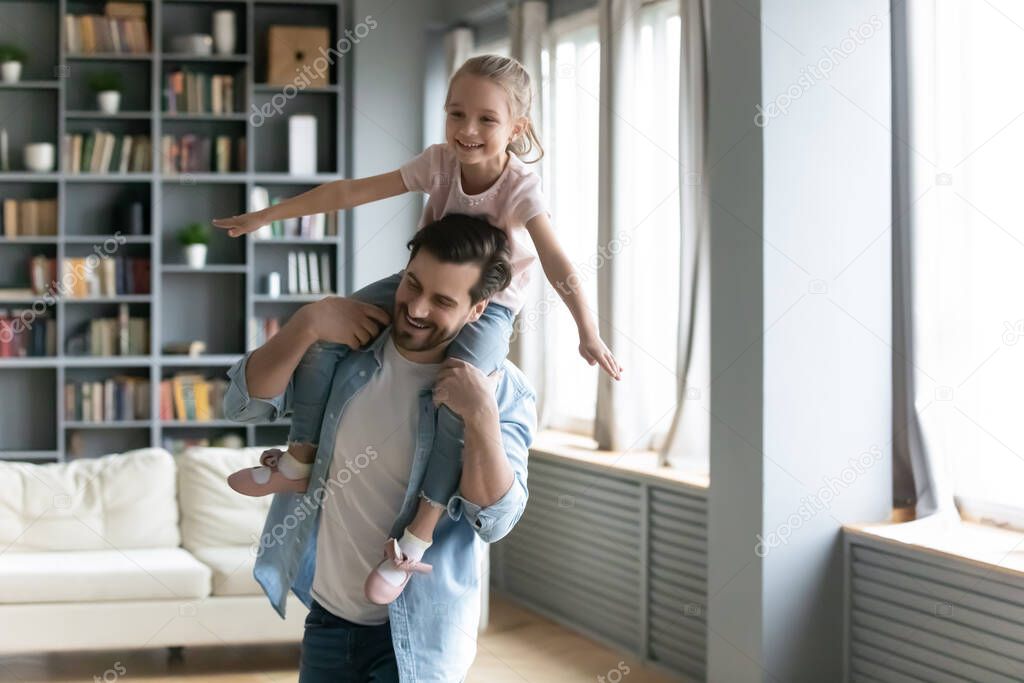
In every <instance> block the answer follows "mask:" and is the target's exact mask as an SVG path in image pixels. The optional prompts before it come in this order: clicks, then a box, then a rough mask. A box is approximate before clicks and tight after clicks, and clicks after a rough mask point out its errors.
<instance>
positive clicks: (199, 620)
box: [0, 448, 306, 653]
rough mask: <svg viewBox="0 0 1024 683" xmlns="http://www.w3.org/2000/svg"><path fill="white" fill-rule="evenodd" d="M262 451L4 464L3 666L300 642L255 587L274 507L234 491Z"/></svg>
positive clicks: (293, 616) (293, 617)
mask: <svg viewBox="0 0 1024 683" xmlns="http://www.w3.org/2000/svg"><path fill="white" fill-rule="evenodd" d="M261 450H262V449H259V448H245V449H223V448H194V449H191V450H189V451H187V452H185V453H184V454H182V455H180V456H177V457H174V456H172V455H171V454H170V453H168V452H167V451H164V450H162V449H159V448H147V449H141V450H137V451H131V452H128V453H123V454H119V455H109V456H104V457H102V458H95V459H85V460H77V461H72V462H69V463H61V464H47V465H33V464H27V463H0V653H14V652H37V651H50V650H90V649H113V648H122V647H132V648H143V647H177V646H189V645H215V644H235V643H266V642H295V643H298V642H299V641H301V638H302V628H303V621H304V619H305V616H306V608H305V606H303V605H302V603H301V602H299V600H298V599H297V598H296V597H295V596H294V595H292V596H290V598H289V604H288V610H287V611H288V618H287V619H286V620H282V619H280V618H279V617H278V616H277V614H276V613H275V612H274V610H273V609H272V608H271V606H270V603H269V602H268V601H267V599H266V597H265V596H264V594H263V591H262V590H261V589H260V587H259V585H258V584H257V583H256V581H255V580H254V579H253V577H252V568H253V562H254V561H255V553H254V552H253V543H254V541H255V539H256V538H258V537H259V534H260V531H261V529H262V526H263V521H264V518H265V517H266V513H267V508H268V507H269V505H270V498H269V497H266V498H248V497H245V496H241V495H239V494H237V493H235V492H234V491H232V490H231V489H230V488H228V486H227V484H226V482H225V478H226V477H227V475H228V474H229V473H230V472H232V471H234V470H236V469H238V468H241V467H245V466H248V465H253V464H256V463H257V460H258V458H259V453H260V452H261Z"/></svg>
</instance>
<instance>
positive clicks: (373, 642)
mask: <svg viewBox="0 0 1024 683" xmlns="http://www.w3.org/2000/svg"><path fill="white" fill-rule="evenodd" d="M368 681H372V683H397V682H398V662H397V661H396V660H395V648H394V646H393V645H392V643H391V625H390V624H389V623H388V622H385V623H383V624H381V625H380V626H365V625H363V624H354V623H352V622H351V621H346V620H345V619H342V618H341V617H336V616H334V615H333V614H331V613H330V612H328V611H327V610H326V609H324V608H323V605H321V604H320V603H319V602H317V601H316V600H314V601H313V605H312V607H310V610H309V614H308V615H306V630H305V632H304V633H303V634H302V657H301V659H300V661H299V683H367V682H368Z"/></svg>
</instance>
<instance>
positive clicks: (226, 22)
mask: <svg viewBox="0 0 1024 683" xmlns="http://www.w3.org/2000/svg"><path fill="white" fill-rule="evenodd" d="M235 40H236V35H235V11H234V10H230V9H222V10H217V11H216V12H214V13H213V45H214V48H216V50H217V54H219V55H233V54H235Z"/></svg>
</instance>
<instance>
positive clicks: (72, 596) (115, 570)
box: [0, 548, 211, 603]
mask: <svg viewBox="0 0 1024 683" xmlns="http://www.w3.org/2000/svg"><path fill="white" fill-rule="evenodd" d="M210 576H211V571H210V569H209V567H207V566H206V565H204V564H202V563H201V562H199V561H198V560H197V559H196V558H194V557H192V555H190V554H189V553H188V552H186V551H185V550H182V549H181V548H149V549H127V550H82V551H74V552H56V551H50V552H41V553H26V552H23V553H4V554H2V555H0V603H26V602H96V601H102V600H149V599H155V600H174V599H188V600H191V599H194V598H203V597H206V596H207V595H209V594H210Z"/></svg>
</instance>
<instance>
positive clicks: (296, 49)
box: [267, 26, 330, 89]
mask: <svg viewBox="0 0 1024 683" xmlns="http://www.w3.org/2000/svg"><path fill="white" fill-rule="evenodd" d="M329 40H330V32H329V31H328V29H327V27H325V26H271V27H270V28H269V30H268V32H267V43H268V45H267V83H268V84H270V85H288V84H289V83H296V81H298V83H300V84H303V86H313V87H320V86H325V85H327V83H328V78H327V77H328V74H329V73H330V64H329V63H328V64H327V68H325V69H324V70H323V72H322V73H317V71H316V69H315V67H314V62H315V61H316V59H317V58H318V57H320V58H321V59H320V61H319V64H320V65H324V64H325V63H326V62H327V59H328V57H329V55H330V53H328V51H327V48H328V41H329ZM325 55H327V56H325ZM307 66H308V67H309V69H308V70H306V69H305V67H307ZM307 80H308V84H307ZM300 89H301V88H300Z"/></svg>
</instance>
